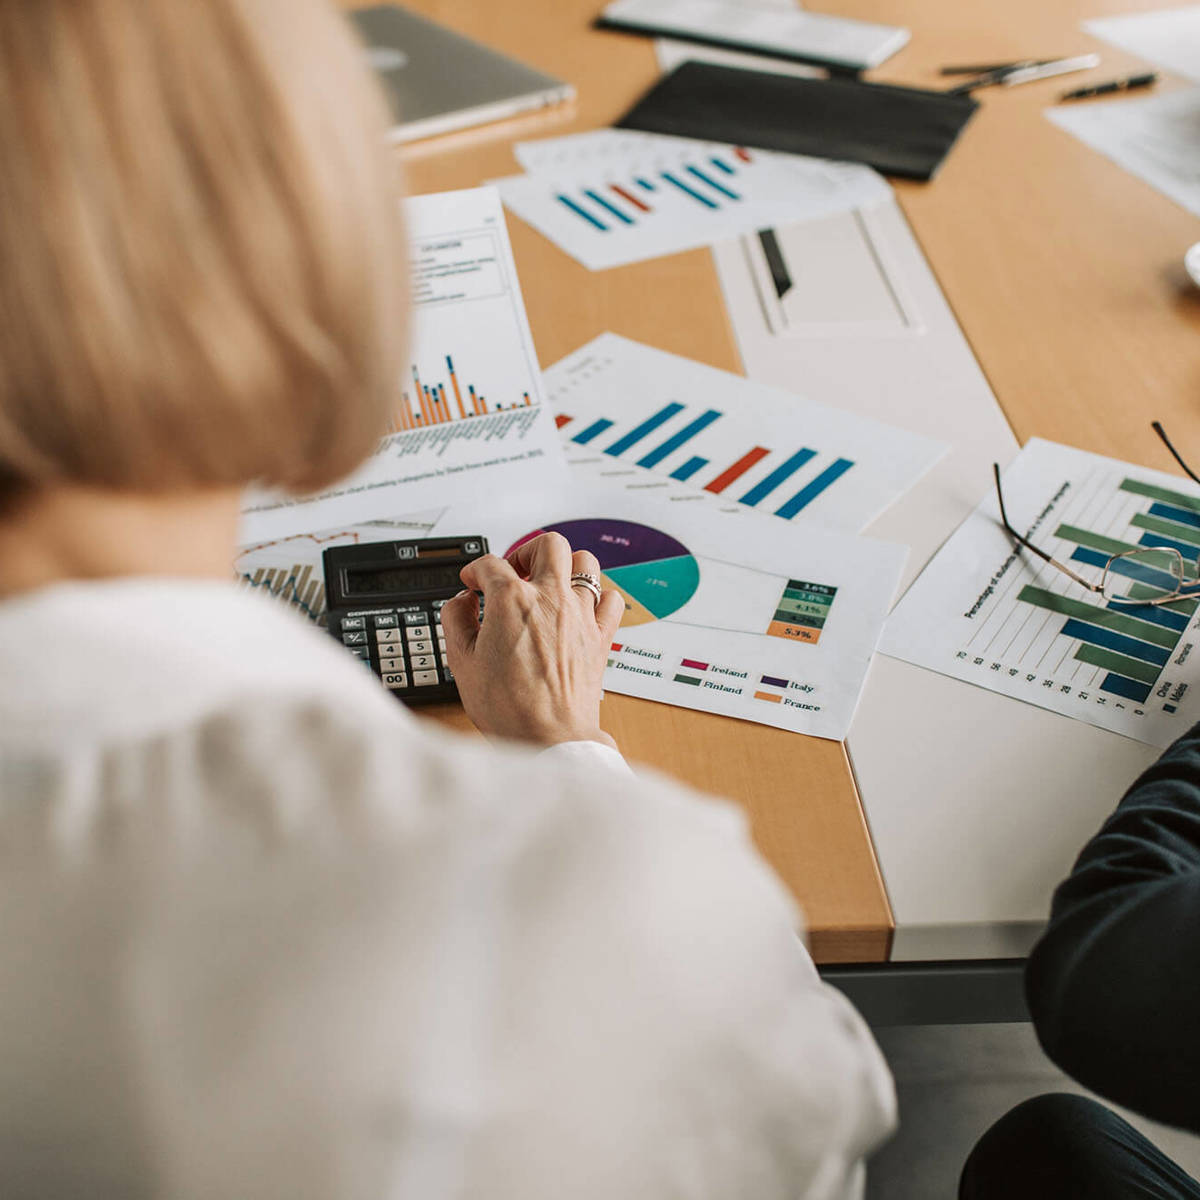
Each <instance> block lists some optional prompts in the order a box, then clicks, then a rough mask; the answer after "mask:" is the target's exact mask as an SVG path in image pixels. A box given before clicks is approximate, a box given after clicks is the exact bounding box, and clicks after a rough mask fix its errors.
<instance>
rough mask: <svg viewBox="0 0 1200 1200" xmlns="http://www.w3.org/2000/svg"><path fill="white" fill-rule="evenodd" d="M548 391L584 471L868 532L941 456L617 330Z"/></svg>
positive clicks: (568, 363)
mask: <svg viewBox="0 0 1200 1200" xmlns="http://www.w3.org/2000/svg"><path fill="white" fill-rule="evenodd" d="M546 391H547V396H548V399H549V400H550V402H551V403H552V404H553V405H554V407H555V409H556V410H557V416H556V423H557V425H558V431H559V436H560V438H562V440H563V447H564V450H565V452H566V456H567V459H568V461H569V462H570V463H571V466H572V468H573V469H574V470H575V471H576V472H577V473H578V474H581V475H584V476H588V477H592V478H595V479H598V480H602V481H604V482H606V483H610V484H616V485H619V486H624V487H626V488H629V489H632V490H636V491H641V492H648V491H650V490H653V491H655V492H657V493H660V494H662V495H665V496H668V497H669V498H672V499H687V500H691V499H694V498H695V495H696V493H700V494H701V495H702V496H704V497H706V498H707V499H708V500H709V501H711V502H713V503H717V504H719V505H721V506H722V507H724V508H726V509H728V510H729V511H742V512H745V511H756V512H760V513H765V514H769V515H771V516H775V517H781V518H783V519H784V520H787V521H791V520H796V519H800V520H805V521H811V522H812V523H814V524H819V525H823V526H825V527H828V528H833V529H845V530H847V531H853V532H857V531H859V530H861V529H862V528H863V527H864V526H866V525H867V524H869V523H870V521H871V520H873V519H874V518H875V517H876V516H878V515H879V513H881V512H882V511H883V510H884V509H885V508H886V507H887V506H888V505H889V504H891V503H892V501H893V500H895V499H896V498H897V497H898V496H900V495H901V494H903V493H904V492H905V491H907V490H908V489H909V488H910V487H912V485H913V484H915V483H916V482H917V480H918V479H919V478H920V477H921V476H922V475H923V474H924V473H925V471H927V470H928V469H929V468H930V467H931V466H932V465H933V464H934V463H935V462H936V461H937V460H938V459H939V458H940V457H941V455H942V454H943V453H944V451H945V447H944V446H943V445H942V444H941V443H940V442H935V441H933V440H932V439H929V438H924V437H920V436H918V435H916V434H912V433H908V432H907V431H905V430H901V429H895V428H893V427H891V426H887V425H883V424H880V423H879V422H876V421H871V420H868V419H866V418H864V417H859V416H856V415H854V414H852V413H846V412H843V411H841V410H839V409H833V408H828V407H826V406H825V405H822V404H816V403H814V402H812V401H808V400H805V399H803V398H802V397H799V396H794V395H792V394H790V393H788V392H783V391H780V390H779V389H776V388H770V387H765V386H763V385H761V384H757V383H752V382H751V381H749V380H747V379H744V378H742V377H741V376H738V375H731V374H729V373H727V372H725V371H718V370H715V369H714V368H712V367H708V366H704V365H703V364H701V363H696V362H691V361H689V360H688V359H684V358H679V357H677V356H675V355H672V354H667V353H664V352H663V351H661V350H654V349H652V348H650V347H649V346H643V345H641V344H639V343H638V342H632V341H629V340H628V339H626V338H621V337H618V336H617V335H615V334H611V333H609V334H602V335H601V336H600V337H598V338H596V339H595V340H594V341H592V342H589V343H588V344H587V345H586V346H584V347H583V348H582V349H580V350H577V351H576V352H575V353H574V354H572V355H568V357H567V358H565V359H563V360H562V361H560V362H558V363H556V364H555V365H554V366H553V367H551V368H550V369H549V370H548V371H547V372H546Z"/></svg>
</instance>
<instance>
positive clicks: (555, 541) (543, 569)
mask: <svg viewBox="0 0 1200 1200" xmlns="http://www.w3.org/2000/svg"><path fill="white" fill-rule="evenodd" d="M508 562H509V564H510V565H511V567H512V569H513V570H514V571H516V573H517V574H518V575H520V576H521V577H522V578H524V579H528V580H529V582H530V583H548V582H553V583H557V584H559V585H560V586H566V583H567V580H568V579H569V578H570V576H571V543H570V542H568V541H567V539H566V538H565V537H563V535H562V534H561V533H540V534H538V536H537V537H535V538H531V539H530V540H529V541H527V542H522V543H521V545H519V546H518V547H517V548H516V549H515V550H514V551H513V552H512V553H511V554H510V555H509V556H508Z"/></svg>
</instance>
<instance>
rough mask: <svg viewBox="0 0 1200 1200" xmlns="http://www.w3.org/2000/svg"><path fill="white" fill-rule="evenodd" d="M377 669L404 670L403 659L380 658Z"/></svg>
mask: <svg viewBox="0 0 1200 1200" xmlns="http://www.w3.org/2000/svg"><path fill="white" fill-rule="evenodd" d="M379 669H380V670H381V671H403V670H405V666H404V659H402V658H381V659H380V660H379Z"/></svg>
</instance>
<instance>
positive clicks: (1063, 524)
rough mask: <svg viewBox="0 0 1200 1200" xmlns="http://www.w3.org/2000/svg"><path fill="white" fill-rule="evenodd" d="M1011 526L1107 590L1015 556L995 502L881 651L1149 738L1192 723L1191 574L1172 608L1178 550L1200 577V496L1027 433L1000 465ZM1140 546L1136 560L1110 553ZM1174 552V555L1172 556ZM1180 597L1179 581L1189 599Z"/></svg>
mask: <svg viewBox="0 0 1200 1200" xmlns="http://www.w3.org/2000/svg"><path fill="white" fill-rule="evenodd" d="M1004 493H1005V502H1006V504H1007V505H1008V508H1009V517H1010V519H1011V520H1012V521H1013V522H1014V524H1015V525H1016V527H1017V528H1019V529H1021V530H1022V532H1024V533H1025V535H1026V536H1027V537H1028V538H1029V539H1030V541H1032V542H1033V544H1034V545H1036V546H1038V547H1039V548H1041V549H1044V550H1046V551H1047V552H1048V553H1049V554H1051V555H1053V556H1054V557H1055V558H1057V559H1058V560H1059V561H1061V562H1064V563H1066V564H1067V565H1068V566H1070V567H1071V569H1072V570H1074V571H1076V572H1077V573H1078V574H1079V575H1080V576H1081V577H1083V578H1085V579H1088V580H1089V581H1091V582H1095V583H1099V582H1100V581H1101V579H1102V577H1103V575H1104V570H1105V567H1106V565H1108V564H1110V563H1111V566H1109V581H1108V584H1107V588H1108V595H1107V596H1100V595H1097V594H1096V593H1093V592H1089V591H1088V590H1087V589H1086V588H1084V587H1081V586H1079V585H1078V584H1076V583H1074V582H1073V581H1071V580H1069V579H1068V578H1067V577H1066V576H1065V575H1063V574H1062V573H1061V572H1060V571H1057V570H1055V569H1054V568H1053V567H1051V566H1049V565H1048V564H1044V563H1042V562H1041V561H1040V560H1039V559H1037V558H1036V557H1035V556H1033V555H1031V554H1029V553H1027V552H1021V553H1018V552H1017V551H1016V550H1015V549H1014V547H1013V544H1012V541H1011V539H1010V538H1009V537H1008V535H1007V534H1006V533H1005V532H1004V530H1003V528H1002V527H1001V526H1000V524H999V521H998V509H997V506H996V502H995V499H994V497H988V499H987V500H985V501H984V503H983V504H981V505H980V507H979V508H978V509H977V510H976V511H975V512H974V513H973V514H972V515H971V516H970V517H969V518H968V519H967V521H966V522H965V523H964V524H963V525H962V526H961V527H960V528H959V530H958V531H957V532H956V533H955V534H954V536H953V537H952V538H951V539H950V541H949V542H947V543H946V545H945V546H944V547H943V548H942V550H941V551H940V552H939V553H938V554H937V556H936V557H935V558H934V559H933V561H932V562H931V563H930V565H929V566H928V567H927V568H926V569H925V571H924V573H923V574H922V575H921V576H920V578H919V579H918V580H917V581H916V583H914V584H913V586H912V587H911V588H910V589H909V591H908V593H907V594H906V595H905V597H904V599H903V600H902V601H901V602H900V604H899V605H898V606H897V608H896V611H895V612H894V613H893V615H892V618H891V620H890V621H889V622H888V626H887V629H886V631H885V633H884V638H883V641H882V643H881V646H880V648H881V650H883V651H884V652H885V653H887V654H891V655H893V656H894V657H897V658H902V659H905V660H906V661H908V662H913V663H916V664H917V665H918V666H925V667H929V668H931V669H933V670H937V671H940V672H942V673H943V674H947V675H953V676H955V677H957V678H960V679H964V680H966V681H968V682H971V683H974V684H977V685H979V686H981V687H986V688H989V689H990V690H992V691H997V692H1001V693H1003V694H1004V695H1008V696H1013V697H1015V698H1017V699H1021V700H1025V701H1026V702H1028V703H1031V704H1037V705H1039V706H1040V707H1042V708H1048V709H1051V710H1053V711H1055V712H1059V713H1062V714H1064V715H1066V716H1070V717H1074V718H1075V719H1077V720H1082V721H1087V722H1088V723H1089V724H1092V725H1097V726H1100V727H1101V728H1103V729H1109V730H1112V731H1113V732H1116V733H1121V734H1124V735H1126V736H1128V737H1133V738H1137V739H1138V740H1139V741H1144V742H1148V743H1150V744H1151V745H1156V746H1164V747H1165V746H1167V745H1169V744H1170V743H1171V742H1172V741H1173V740H1174V739H1175V738H1176V737H1178V736H1179V735H1180V734H1181V733H1183V732H1185V731H1186V730H1187V729H1188V728H1189V727H1190V725H1192V724H1193V723H1194V722H1195V721H1196V720H1197V718H1198V717H1200V696H1198V691H1200V689H1198V688H1197V686H1196V684H1197V681H1198V680H1200V654H1194V653H1193V649H1194V646H1195V644H1196V641H1197V640H1198V636H1200V635H1198V632H1197V630H1198V626H1200V618H1198V617H1197V609H1198V608H1200V582H1197V583H1196V585H1195V588H1194V595H1193V596H1190V597H1189V596H1186V595H1185V597H1184V598H1182V599H1180V600H1177V601H1174V602H1172V603H1169V604H1162V605H1150V604H1139V603H1137V601H1138V600H1150V599H1155V598H1161V597H1163V596H1164V595H1166V594H1168V592H1169V591H1170V590H1171V589H1172V588H1173V587H1174V586H1175V578H1174V576H1173V575H1172V574H1171V573H1170V572H1169V571H1166V570H1160V569H1159V566H1158V565H1156V564H1155V563H1154V561H1153V560H1154V558H1155V555H1156V554H1157V556H1158V557H1159V558H1160V559H1162V560H1163V561H1162V563H1161V564H1159V565H1161V566H1165V565H1166V558H1167V554H1168V553H1169V552H1170V551H1178V553H1179V554H1180V555H1181V556H1182V558H1183V561H1184V563H1185V577H1186V578H1187V579H1188V580H1196V578H1197V561H1198V560H1200V489H1197V488H1195V487H1194V486H1193V485H1192V484H1191V483H1190V482H1189V481H1187V480H1181V479H1179V478H1177V477H1174V476H1170V475H1166V474H1163V473H1158V472H1150V471H1146V470H1145V469H1143V468H1138V467H1133V466H1130V465H1127V464H1124V463H1120V462H1117V461H1115V460H1113V459H1107V458H1101V457H1099V456H1097V455H1091V454H1086V453H1085V452H1083V451H1081V450H1074V449H1071V448H1069V447H1065V446H1058V445H1055V444H1053V443H1051V442H1044V441H1040V440H1037V439H1035V440H1033V441H1031V442H1030V443H1029V445H1027V446H1026V447H1025V449H1024V450H1023V451H1022V452H1021V454H1020V455H1019V456H1018V457H1017V459H1016V460H1015V461H1014V462H1013V464H1012V466H1011V467H1009V469H1008V470H1007V471H1006V472H1005V474H1004ZM1130 551H1137V552H1138V553H1137V554H1136V555H1135V557H1134V558H1132V559H1129V558H1125V559H1120V558H1118V559H1116V560H1115V561H1114V560H1113V559H1114V556H1115V555H1122V554H1128V553H1129V552H1130ZM1172 557H1173V556H1172ZM1186 591H1187V589H1186V587H1185V592H1186Z"/></svg>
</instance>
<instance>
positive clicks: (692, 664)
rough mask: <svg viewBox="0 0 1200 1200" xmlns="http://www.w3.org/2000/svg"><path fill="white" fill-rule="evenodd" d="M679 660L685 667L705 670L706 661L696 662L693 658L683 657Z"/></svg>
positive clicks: (706, 667) (706, 666) (706, 668)
mask: <svg viewBox="0 0 1200 1200" xmlns="http://www.w3.org/2000/svg"><path fill="white" fill-rule="evenodd" d="M681 662H682V663H683V665H684V666H685V667H691V668H692V670H693V671H707V670H708V663H702V662H697V661H696V660H695V659H694V658H685V659H682V660H681Z"/></svg>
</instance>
